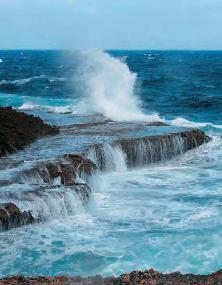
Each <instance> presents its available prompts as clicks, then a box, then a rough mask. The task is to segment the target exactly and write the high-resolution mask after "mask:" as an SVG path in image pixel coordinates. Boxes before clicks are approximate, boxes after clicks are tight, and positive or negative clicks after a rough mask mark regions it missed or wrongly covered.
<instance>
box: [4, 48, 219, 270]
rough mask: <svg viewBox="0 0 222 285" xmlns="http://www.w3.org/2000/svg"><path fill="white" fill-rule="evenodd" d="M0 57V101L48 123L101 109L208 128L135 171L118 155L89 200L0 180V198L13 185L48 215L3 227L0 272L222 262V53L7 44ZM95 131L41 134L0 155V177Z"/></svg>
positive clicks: (83, 117) (27, 203) (85, 117)
mask: <svg viewBox="0 0 222 285" xmlns="http://www.w3.org/2000/svg"><path fill="white" fill-rule="evenodd" d="M0 59H1V61H0V104H1V105H3V106H8V105H11V106H13V107H15V108H18V109H19V110H24V111H25V112H28V113H32V114H35V115H40V116H41V117H42V118H43V119H44V120H46V121H47V122H49V123H52V124H56V125H60V126H61V125H69V124H73V123H76V122H78V123H79V122H87V121H92V120H99V119H100V117H101V116H104V117H108V118H111V119H112V120H115V121H124V122H126V121H127V122H128V121H130V122H131V121H156V120H163V121H166V122H167V123H169V124H170V125H171V128H172V129H175V128H178V127H192V128H193V127H197V128H200V129H202V130H204V131H205V132H206V133H207V134H208V135H210V136H211V137H212V141H211V142H210V143H208V144H206V145H203V146H201V147H200V148H198V149H196V150H192V151H190V152H188V153H186V154H185V155H183V156H180V157H177V158H175V159H174V160H172V161H168V162H164V163H159V164H156V165H152V166H148V167H145V168H142V169H132V170H127V169H126V168H125V167H121V164H120V167H119V169H118V171H112V172H107V173H101V174H98V176H96V177H94V178H92V181H91V182H90V183H91V184H90V186H91V188H92V196H91V199H90V201H89V205H88V206H87V207H83V206H82V204H81V203H80V201H79V200H78V198H77V197H75V196H73V194H72V193H67V194H66V196H65V198H64V199H63V200H61V199H59V198H58V196H56V195H54V194H53V193H52V191H53V190H51V189H49V191H48V193H47V194H46V195H45V196H44V197H43V198H42V197H41V198H40V197H38V198H37V197H34V196H29V199H27V200H23V192H24V191H25V190H29V189H30V187H31V186H30V184H29V183H28V182H27V183H25V184H19V183H15V182H13V183H11V184H9V183H0V201H1V202H5V201H6V199H7V201H8V200H10V199H11V198H10V197H12V196H13V195H14V196H13V197H16V198H13V199H14V200H13V201H14V202H16V203H17V204H18V205H19V206H20V207H21V208H24V209H29V208H31V210H32V211H33V213H34V214H37V213H38V212H42V213H43V214H44V215H45V217H46V220H47V221H46V222H44V223H40V224H35V225H31V226H25V227H22V228H18V229H13V230H11V231H8V232H3V233H0V276H6V275H11V274H25V275H61V274H62V275H64V274H65V275H84V276H87V275H95V274H102V275H112V274H117V275H118V274H121V273H123V272H128V271H131V270H134V269H147V268H150V267H153V268H155V269H156V270H160V271H164V272H169V271H174V270H180V271H183V272H192V273H209V272H211V271H215V270H217V269H220V268H221V264H222V257H221V256H222V245H221V242H220V241H221V237H222V231H221V226H222V222H221V214H222V178H221V171H222V163H221V161H222V140H221V134H222V118H221V111H222V104H221V103H222V95H221V94H222V81H221V78H222V52H220V51H108V52H102V51H90V52H81V51H75V52H71V51H0ZM153 131H154V132H156V131H155V130H153ZM159 131H160V132H162V131H163V130H162V129H161V128H160V129H159ZM157 132H158V131H157ZM99 139H100V138H99V137H91V138H90V139H89V138H87V139H86V137H84V136H79V137H72V136H68V135H67V136H65V135H64V136H63V137H59V138H57V139H56V140H53V139H51V138H47V139H42V140H39V141H37V142H36V143H34V144H33V145H32V146H31V147H29V148H27V149H25V150H23V151H21V152H18V153H15V154H13V155H10V156H8V157H7V158H4V159H3V158H2V159H1V160H0V181H2V182H5V181H9V182H10V181H13V177H14V176H15V175H17V174H18V173H19V172H20V171H22V170H24V169H28V168H30V167H31V166H32V165H35V163H37V162H39V161H41V160H44V159H48V158H53V157H56V156H57V155H59V154H61V153H67V152H68V153H69V152H75V151H79V150H81V146H82V145H87V144H89V143H90V142H93V143H94V142H97V141H98V140H99ZM61 191H62V189H61ZM64 191H65V190H64ZM6 193H7V195H6ZM8 193H13V195H12V194H11V195H9V194H8ZM67 209H69V211H68V210H67Z"/></svg>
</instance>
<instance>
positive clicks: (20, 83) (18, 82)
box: [0, 74, 46, 85]
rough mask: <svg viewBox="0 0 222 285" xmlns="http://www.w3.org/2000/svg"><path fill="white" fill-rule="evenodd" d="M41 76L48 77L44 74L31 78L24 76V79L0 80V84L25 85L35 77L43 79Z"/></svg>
mask: <svg viewBox="0 0 222 285" xmlns="http://www.w3.org/2000/svg"><path fill="white" fill-rule="evenodd" d="M41 78H46V76H45V75H44V74H42V75H39V76H32V77H29V78H23V79H16V80H5V79H4V80H2V81H0V85H1V84H16V85H23V84H26V83H28V82H31V81H32V80H35V79H41Z"/></svg>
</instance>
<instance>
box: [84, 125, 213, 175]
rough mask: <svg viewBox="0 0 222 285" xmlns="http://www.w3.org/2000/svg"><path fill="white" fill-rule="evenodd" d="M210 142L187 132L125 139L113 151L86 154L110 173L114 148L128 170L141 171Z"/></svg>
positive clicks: (102, 147)
mask: <svg viewBox="0 0 222 285" xmlns="http://www.w3.org/2000/svg"><path fill="white" fill-rule="evenodd" d="M209 141H210V138H209V137H208V136H207V135H205V134H204V133H203V132H202V131H200V130H187V131H183V132H178V133H170V134H167V135H159V136H146V137H138V138H127V139H121V140H117V141H114V142H113V143H111V144H110V145H109V148H107V144H96V145H92V146H90V147H88V148H87V149H86V150H85V153H86V154H87V155H89V154H90V155H92V156H93V157H95V158H96V164H97V166H98V168H99V169H101V170H107V169H108V167H107V166H110V165H111V164H112V161H111V160H112V159H113V157H112V153H110V148H112V151H113V152H115V149H118V150H121V151H122V152H123V154H124V156H125V159H126V163H127V166H128V167H137V166H144V165H148V164H150V163H155V162H160V161H167V160H169V159H172V158H173V157H175V156H177V155H180V154H183V153H185V152H187V151H189V150H191V149H194V148H196V147H198V146H200V145H202V144H204V143H207V142H209Z"/></svg>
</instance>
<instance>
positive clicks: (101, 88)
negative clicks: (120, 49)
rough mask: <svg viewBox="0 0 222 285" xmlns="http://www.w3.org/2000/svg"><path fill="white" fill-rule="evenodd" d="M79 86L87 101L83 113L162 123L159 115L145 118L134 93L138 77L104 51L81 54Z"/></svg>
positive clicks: (76, 77) (80, 106)
mask: <svg viewBox="0 0 222 285" xmlns="http://www.w3.org/2000/svg"><path fill="white" fill-rule="evenodd" d="M78 65H79V66H78V69H77V73H76V76H75V79H74V81H75V84H76V85H77V86H78V88H79V92H82V96H83V99H82V100H81V102H80V104H79V105H78V107H77V108H78V109H79V111H80V112H81V113H89V114H91V113H101V114H103V115H104V116H105V117H108V118H110V119H113V120H115V121H138V120H141V121H157V120H158V121H159V120H160V118H159V116H158V115H156V114H152V115H145V114H144V113H143V112H142V110H141V108H140V101H139V99H138V97H136V96H135V94H134V88H135V83H136V79H137V75H136V74H135V73H133V72H131V71H130V69H129V67H128V66H127V64H126V63H125V62H123V61H122V60H120V59H118V58H115V57H112V56H111V55H109V54H108V53H107V52H103V51H99V50H96V51H88V52H82V53H80V54H79V60H78Z"/></svg>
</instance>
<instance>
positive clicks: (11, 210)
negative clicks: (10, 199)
mask: <svg viewBox="0 0 222 285" xmlns="http://www.w3.org/2000/svg"><path fill="white" fill-rule="evenodd" d="M31 223H34V218H33V216H32V214H31V212H30V211H24V212H21V211H20V209H19V208H18V207H17V206H16V205H15V204H13V203H6V204H0V231H4V230H9V229H12V228H16V227H20V226H24V225H28V224H31Z"/></svg>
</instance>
